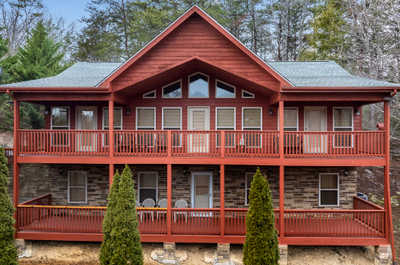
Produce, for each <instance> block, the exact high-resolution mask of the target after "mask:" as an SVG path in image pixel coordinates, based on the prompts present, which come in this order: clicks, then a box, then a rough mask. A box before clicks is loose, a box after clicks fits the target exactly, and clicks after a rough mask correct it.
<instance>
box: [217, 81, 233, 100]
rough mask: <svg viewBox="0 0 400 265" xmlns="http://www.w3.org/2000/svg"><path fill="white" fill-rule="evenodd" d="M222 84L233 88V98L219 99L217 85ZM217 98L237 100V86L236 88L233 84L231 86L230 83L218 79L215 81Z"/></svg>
mask: <svg viewBox="0 0 400 265" xmlns="http://www.w3.org/2000/svg"><path fill="white" fill-rule="evenodd" d="M218 82H219V83H222V84H224V85H227V86H230V87H233V97H217V89H218V88H217V83H218ZM215 98H236V86H234V85H232V84H229V83H227V82H224V81H222V80H219V79H216V80H215Z"/></svg>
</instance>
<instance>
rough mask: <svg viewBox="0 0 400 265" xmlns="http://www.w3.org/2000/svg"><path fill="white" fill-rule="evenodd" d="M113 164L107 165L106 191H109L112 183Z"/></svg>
mask: <svg viewBox="0 0 400 265" xmlns="http://www.w3.org/2000/svg"><path fill="white" fill-rule="evenodd" d="M114 171H115V169H114V164H112V163H111V164H109V165H108V189H109V190H111V186H112V183H113V178H114Z"/></svg>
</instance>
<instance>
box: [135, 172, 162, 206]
mask: <svg viewBox="0 0 400 265" xmlns="http://www.w3.org/2000/svg"><path fill="white" fill-rule="evenodd" d="M141 174H155V175H156V201H155V203H156V204H157V203H158V177H159V176H158V172H157V171H139V172H138V173H137V177H138V180H137V181H138V185H137V194H138V201H140V199H141V198H140V197H141V196H140V189H141V188H144V189H151V188H154V187H141V184H140V175H141ZM145 199H147V198H143V200H145Z"/></svg>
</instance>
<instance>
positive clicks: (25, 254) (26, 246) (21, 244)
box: [15, 239, 32, 258]
mask: <svg viewBox="0 0 400 265" xmlns="http://www.w3.org/2000/svg"><path fill="white" fill-rule="evenodd" d="M15 246H16V247H17V252H18V258H30V257H32V242H31V241H25V240H24V239H15Z"/></svg>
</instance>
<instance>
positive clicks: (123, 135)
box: [18, 130, 385, 158]
mask: <svg viewBox="0 0 400 265" xmlns="http://www.w3.org/2000/svg"><path fill="white" fill-rule="evenodd" d="M108 133H109V132H108V131H107V130H103V131H101V130H94V131H87V130H18V139H19V149H18V152H19V154H20V155H67V156H106V155H108V154H109V148H108V141H109V137H108ZM222 142H223V143H224V144H222ZM283 149H284V156H285V157H286V158H302V157H326V158H328V157H334V158H346V157H353V158H356V157H364V158H368V157H383V156H384V155H385V145H384V131H346V132H344V131H341V132H337V131H334V132H333V131H327V132H305V131H296V132H292V131H290V132H289V131H286V132H284V148H283ZM113 152H114V155H115V156H142V157H167V156H171V157H216V158H217V157H219V158H221V157H224V158H235V157H236V158H237V157H247V158H252V157H258V158H260V157H262V158H274V157H275V158H277V157H279V131H162V130H161V131H157V130H142V131H136V130H115V131H114V150H113Z"/></svg>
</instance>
